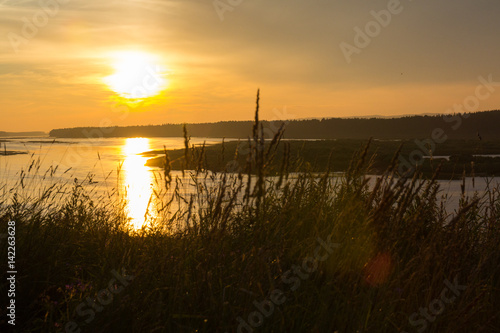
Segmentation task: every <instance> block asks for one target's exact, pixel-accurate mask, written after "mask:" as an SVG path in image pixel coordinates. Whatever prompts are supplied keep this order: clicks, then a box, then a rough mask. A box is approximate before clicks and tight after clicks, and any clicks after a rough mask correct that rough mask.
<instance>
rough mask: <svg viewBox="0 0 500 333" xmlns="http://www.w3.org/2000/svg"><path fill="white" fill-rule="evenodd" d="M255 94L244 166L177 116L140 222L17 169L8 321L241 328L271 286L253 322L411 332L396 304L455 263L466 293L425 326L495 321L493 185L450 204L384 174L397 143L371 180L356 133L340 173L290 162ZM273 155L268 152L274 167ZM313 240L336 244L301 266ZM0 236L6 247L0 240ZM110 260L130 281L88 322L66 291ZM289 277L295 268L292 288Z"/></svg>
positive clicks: (481, 326) (498, 210)
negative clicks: (153, 204)
mask: <svg viewBox="0 0 500 333" xmlns="http://www.w3.org/2000/svg"><path fill="white" fill-rule="evenodd" d="M258 102H259V95H258V96H257V109H256V112H255V125H254V127H253V130H252V137H250V138H249V144H250V148H251V149H250V152H249V153H248V155H247V159H246V165H239V166H238V168H236V169H235V170H238V172H228V171H224V170H222V169H223V168H221V169H220V170H222V171H220V172H212V171H208V170H209V168H208V167H207V160H206V158H205V156H206V155H205V154H204V150H205V147H204V146H203V147H194V146H190V143H189V137H188V134H187V130H186V131H185V132H184V135H185V155H184V159H183V161H170V160H169V158H168V154H167V153H166V159H165V161H166V162H165V163H166V164H165V168H164V174H163V175H162V176H161V177H159V178H158V181H159V182H162V181H163V182H164V188H163V190H161V191H160V192H155V198H153V199H154V200H157V201H160V202H161V203H159V204H158V205H157V207H158V208H157V212H156V214H155V218H154V219H152V220H151V221H148V224H146V225H145V227H144V228H143V229H141V230H138V231H131V230H130V228H129V226H128V224H127V216H126V214H124V212H123V206H122V205H121V204H120V202H119V201H118V202H111V201H109V200H111V199H109V198H108V200H106V199H105V198H100V199H98V200H96V199H95V198H93V196H92V195H90V193H88V192H87V191H86V187H85V186H84V185H83V183H82V182H78V181H75V182H74V184H73V187H72V191H71V193H70V194H69V195H67V196H64V197H61V196H58V195H57V193H58V191H59V190H58V187H57V186H58V185H55V186H54V187H53V188H48V189H45V190H44V191H41V192H35V191H33V188H31V192H30V193H37V194H38V197H37V198H34V197H28V196H26V194H25V193H24V192H22V189H23V188H24V187H25V181H26V177H25V175H24V174H23V175H21V180H20V181H19V182H18V184H17V187H15V188H14V189H13V190H12V193H13V194H12V196H9V197H6V196H5V194H4V197H3V198H0V201H1V202H2V207H3V208H2V211H1V214H0V221H1V223H2V228H5V225H6V222H7V221H8V220H15V221H16V228H17V246H18V253H17V260H18V265H19V266H20V269H19V270H20V272H22V273H20V274H19V281H18V289H19V294H18V295H17V296H16V297H17V299H18V301H19V303H18V307H19V309H21V308H22V309H23V312H21V311H19V320H18V323H19V326H17V327H16V328H20V330H22V331H24V332H57V331H64V325H65V324H66V323H68V322H70V321H76V322H78V324H79V325H80V327H81V329H82V331H83V332H238V325H240V323H241V320H239V319H238V318H240V319H242V320H244V321H248V316H249V315H250V314H252V313H253V312H255V311H259V309H258V308H257V307H256V305H255V304H256V303H259V304H260V303H261V302H263V301H264V300H269V299H270V295H272V292H273V291H275V290H280V291H281V292H282V293H283V296H284V297H285V299H286V301H285V302H283V303H282V304H281V305H279V306H278V305H275V306H274V307H273V311H272V313H271V314H269V315H265V314H262V318H263V320H262V322H261V323H259V325H258V327H252V329H254V331H255V332H257V331H259V332H399V331H408V332H414V331H417V326H412V324H411V323H410V322H409V317H410V316H411V315H412V314H413V313H414V312H417V313H418V311H419V309H420V308H422V307H427V306H428V305H429V303H430V302H431V301H432V300H433V299H436V298H439V297H440V293H441V291H442V289H443V286H444V285H443V281H444V280H449V281H453V279H454V278H455V277H456V276H458V279H459V281H460V284H462V285H466V286H467V289H466V291H464V292H463V293H462V294H461V295H460V296H459V297H457V298H456V300H455V301H454V302H453V304H451V305H449V306H447V307H446V309H445V310H444V311H443V312H442V313H441V314H440V315H438V316H435V319H434V320H433V321H432V322H431V321H428V322H427V326H426V331H427V332H495V331H496V330H497V328H498V327H499V325H500V316H499V315H498V308H499V307H500V301H499V299H500V298H499V297H498V296H499V290H500V289H499V288H500V251H498V243H499V241H500V225H499V220H500V198H499V192H498V188H495V187H494V186H493V184H492V186H491V187H490V189H489V191H488V192H487V194H486V197H484V198H479V197H472V198H468V197H467V196H466V195H465V194H464V196H463V198H462V200H461V201H460V207H458V210H457V212H455V213H451V212H448V211H447V210H446V209H445V207H444V206H443V205H442V204H441V203H440V201H439V193H440V192H439V191H440V189H439V186H438V184H437V182H436V180H435V177H434V178H432V179H429V180H426V179H424V178H423V177H422V175H421V174H420V173H419V172H418V171H417V172H416V173H415V174H414V175H413V176H412V178H398V177H397V175H396V174H395V171H394V170H396V169H397V165H396V161H397V153H398V152H396V157H395V158H394V159H393V163H391V166H390V167H389V169H388V170H387V172H386V173H385V174H384V175H383V176H380V177H379V178H378V179H376V180H375V181H373V182H370V180H369V179H368V176H366V175H367V174H369V167H370V160H371V156H370V155H369V153H368V145H367V148H366V149H363V150H361V151H360V152H359V154H358V155H357V156H355V157H354V158H353V161H352V163H351V168H350V169H349V172H348V173H347V174H346V175H345V176H343V177H333V176H332V175H331V174H330V172H326V173H323V174H320V175H318V174H314V173H313V172H308V171H305V172H300V173H294V169H293V168H294V166H295V167H297V166H298V165H300V161H293V160H292V158H291V156H290V155H291V154H290V151H289V150H288V149H286V148H285V149H284V156H275V155H276V154H275V152H276V151H277V150H276V147H277V146H278V145H280V144H283V143H281V138H282V135H283V128H282V129H280V131H278V133H276V135H275V137H274V138H272V139H271V140H269V141H266V140H264V136H263V129H262V127H261V126H260V125H259V118H258V111H259V106H258ZM286 146H287V145H286V143H285V147H286ZM223 156H224V153H222V156H221V158H220V159H219V162H220V163H225V158H224V157H223ZM235 156H236V158H235V159H234V161H233V162H236V163H239V162H238V161H240V159H239V158H238V152H236V155H235ZM273 158H279V159H280V160H281V163H280V165H279V167H278V168H274V167H273V166H272V165H273V164H272V163H270V160H272V159H273ZM333 158H335V156H332V159H333ZM177 162H181V163H183V164H184V165H185V166H186V170H185V171H184V177H183V176H181V175H179V174H177V175H176V174H174V173H173V172H172V171H171V168H170V165H171V164H172V163H177ZM302 167H303V166H301V168H302ZM332 171H335V170H332ZM23 177H24V178H23ZM370 184H371V185H370ZM185 189H190V191H186V190H185ZM2 232H3V231H2ZM318 239H321V240H326V239H331V241H332V242H334V243H338V244H339V246H338V247H336V248H334V249H333V250H332V251H331V252H328V258H327V259H325V260H324V261H322V262H317V265H318V266H317V269H315V270H314V271H313V272H311V273H307V274H306V273H305V271H304V269H303V268H300V267H301V265H302V262H303V260H304V259H305V258H308V257H311V256H313V255H314V253H315V250H316V249H317V247H318ZM1 248H2V253H6V252H5V251H6V244H5V242H3V243H2V246H1ZM322 253H324V252H322ZM122 268H124V269H126V270H127V272H129V274H133V275H134V276H135V278H134V280H133V282H131V283H130V285H129V286H127V288H126V289H125V290H124V291H123V292H121V293H120V294H119V295H116V296H115V299H114V301H113V302H112V303H111V304H110V305H108V306H106V307H105V308H104V309H103V310H102V311H101V312H97V311H96V313H95V318H94V319H93V320H92V321H91V322H90V323H89V324H86V323H85V321H84V320H85V319H86V317H85V316H80V314H79V313H78V310H77V307H78V305H79V304H80V303H81V302H82V300H85V299H87V297H90V298H91V299H93V298H95V297H96V296H97V292H98V291H99V289H102V288H105V287H106V285H107V283H108V281H109V279H110V278H112V276H111V275H110V273H109V272H110V271H111V270H120V269H122ZM296 270H300V272H301V273H300V274H301V275H298V274H299V273H293V272H295V271H296ZM288 272H292V273H291V274H296V275H290V274H289V273H288ZM306 275H307V277H306ZM291 276H295V278H296V279H298V280H297V281H299V282H300V284H298V285H297V288H295V289H293V288H291V286H292V283H291V282H290V278H291ZM284 277H285V278H284ZM286 277H288V278H289V279H288V280H287V279H286ZM294 281H296V280H294ZM67 285H70V286H76V285H79V286H84V287H82V288H76V289H75V288H73V287H71V288H66V287H65V286H67ZM293 285H294V286H295V283H294V284H293ZM1 286H2V292H4V291H5V288H6V283H5V282H2V284H1ZM3 309H5V307H3ZM2 311H5V310H2ZM2 318H4V319H2V320H3V322H2V325H4V324H5V318H6V317H5V314H4V313H2ZM240 331H242V332H244V331H245V330H244V329H240Z"/></svg>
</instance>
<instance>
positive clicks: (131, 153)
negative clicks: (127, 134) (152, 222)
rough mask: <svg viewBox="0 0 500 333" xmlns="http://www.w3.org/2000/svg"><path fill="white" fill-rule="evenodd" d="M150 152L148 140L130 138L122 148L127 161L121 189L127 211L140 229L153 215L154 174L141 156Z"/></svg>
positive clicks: (124, 162)
mask: <svg viewBox="0 0 500 333" xmlns="http://www.w3.org/2000/svg"><path fill="white" fill-rule="evenodd" d="M148 150H150V142H149V139H147V138H128V139H126V140H125V143H124V145H123V146H122V154H123V155H124V156H125V160H124V161H123V165H122V172H123V176H122V177H121V187H122V188H123V189H124V192H123V193H124V197H125V200H126V211H127V214H128V216H129V218H130V219H131V224H132V226H133V227H134V228H136V229H140V228H141V227H142V226H143V225H144V222H145V220H146V217H151V216H152V214H153V211H154V210H153V208H154V207H153V206H154V204H153V201H154V200H151V202H150V199H151V198H152V195H153V188H152V187H153V185H152V184H153V174H152V173H151V171H150V169H149V168H148V167H147V166H145V165H144V164H145V163H146V162H147V160H148V159H147V158H146V157H143V156H141V155H139V154H140V153H143V152H145V151H148Z"/></svg>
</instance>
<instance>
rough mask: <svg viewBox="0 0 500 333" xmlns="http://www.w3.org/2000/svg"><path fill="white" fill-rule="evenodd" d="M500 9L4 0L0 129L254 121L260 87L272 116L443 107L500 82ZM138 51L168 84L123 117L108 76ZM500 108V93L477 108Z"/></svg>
mask: <svg viewBox="0 0 500 333" xmlns="http://www.w3.org/2000/svg"><path fill="white" fill-rule="evenodd" d="M230 3H232V4H233V5H230ZM234 4H236V5H234ZM499 9H500V3H498V2H496V1H487V0H478V1H474V2H473V1H463V0H460V1H457V0H455V1H451V0H443V1H434V2H431V1H424V0H421V1H412V2H410V1H408V0H405V1H401V2H399V1H397V0H390V1H378V0H377V1H361V0H357V1H352V0H349V1H348V0H337V1H318V0H307V1H306V0H301V1H295V0H293V1H292V0H274V1H264V0H242V1H236V0H232V1H231V2H229V1H228V0H217V1H212V0H204V1H201V0H192V1H180V0H69V1H68V0H59V1H57V0H42V1H41V2H39V1H30V0H27V1H19V0H0V36H1V38H0V101H1V105H0V117H1V119H2V121H1V126H0V131H1V130H3V131H28V130H43V131H49V130H51V129H53V128H61V127H75V126H99V124H101V123H102V122H103V119H104V120H105V121H106V122H108V123H109V121H110V122H111V124H112V125H118V126H125V125H135V124H141V125H142V124H161V123H168V122H176V123H177V122H209V121H220V120H248V119H252V117H253V110H254V100H255V93H256V90H257V88H260V89H261V116H262V118H264V119H266V118H267V119H277V118H309V117H346V116H365V115H384V116H388V115H402V114H419V113H444V112H447V111H448V110H449V109H450V107H452V106H453V105H454V104H456V103H462V102H463V101H464V99H465V98H467V97H468V96H470V95H474V93H475V89H476V87H477V86H478V84H479V81H478V77H479V76H483V77H485V78H486V77H488V75H492V78H493V80H494V81H499V82H500V73H499V70H500V67H499V66H498V65H497V63H498V55H499V50H500V46H498V43H496V41H497V32H498V31H499V27H500V23H499V21H498V20H497V16H498V13H499ZM357 28H359V29H357ZM359 31H362V34H366V35H365V36H361V35H360V34H359ZM370 35H371V36H370ZM346 45H347V46H346ZM346 50H348V51H346ZM353 50H355V51H353ZM131 52H132V53H134V52H136V53H140V54H143V55H148V56H151V59H153V60H151V62H150V64H149V65H150V67H151V68H153V70H155V68H158V73H156V74H157V75H158V77H161V78H162V79H164V80H165V81H166V82H168V85H167V87H166V89H164V90H162V91H161V92H160V94H157V95H155V96H153V97H148V98H144V99H143V102H142V103H141V104H133V105H134V107H133V108H131V112H129V113H128V114H127V115H126V116H123V114H122V113H120V112H113V111H117V108H116V107H114V105H115V104H116V102H114V101H116V98H117V96H118V95H119V94H120V92H117V91H114V90H113V88H112V87H110V86H109V85H108V84H106V83H105V78H106V77H109V76H111V75H113V74H117V73H116V68H117V59H116V55H117V54H128V53H131ZM346 52H347V53H346ZM123 67H125V68H129V67H134V66H122V68H123ZM130 70H131V69H130ZM122 71H123V72H124V73H121V74H123V75H121V76H120V75H118V76H117V77H119V78H121V81H127V80H128V79H127V78H128V77H130V75H129V74H131V73H127V71H128V70H127V69H122ZM136 74H137V73H136ZM139 74H140V73H139ZM143 74H144V75H150V74H147V71H146V70H144V73H143ZM141 75H142V74H141ZM139 76H140V75H139ZM139 79H140V80H139V81H141V80H142V77H139ZM141 82H143V80H142V81H141ZM149 82H150V84H153V83H154V81H153V80H152V79H151V78H150V79H149ZM120 83H121V82H120ZM124 83H125V84H128V83H129V82H124ZM130 83H131V84H132V82H130ZM133 84H134V87H135V85H136V84H137V82H134V83H133ZM498 87H499V88H498V89H499V90H500V85H499V86H498ZM499 107H500V93H497V92H496V91H494V92H493V93H492V94H491V96H489V98H487V99H485V100H481V103H480V105H479V107H478V110H477V111H480V110H489V109H497V108H499Z"/></svg>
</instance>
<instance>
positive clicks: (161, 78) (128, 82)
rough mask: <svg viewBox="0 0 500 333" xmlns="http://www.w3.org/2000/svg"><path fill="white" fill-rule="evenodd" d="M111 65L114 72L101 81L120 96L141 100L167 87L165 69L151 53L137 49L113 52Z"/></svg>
mask: <svg viewBox="0 0 500 333" xmlns="http://www.w3.org/2000/svg"><path fill="white" fill-rule="evenodd" d="M112 66H113V68H114V70H115V72H114V74H113V75H110V76H107V77H105V78H104V79H103V81H104V82H105V83H106V84H107V85H108V86H109V88H110V89H111V90H113V91H114V92H115V93H117V94H118V95H119V96H120V97H123V98H127V99H132V100H142V99H145V98H149V97H154V96H156V95H158V94H159V93H160V92H162V91H163V90H165V89H166V88H167V85H168V82H167V80H166V78H165V76H166V73H165V72H166V70H165V69H164V68H162V67H161V65H160V62H159V60H158V59H157V57H155V56H153V55H152V54H149V53H145V52H138V51H127V52H118V53H114V54H113V55H112Z"/></svg>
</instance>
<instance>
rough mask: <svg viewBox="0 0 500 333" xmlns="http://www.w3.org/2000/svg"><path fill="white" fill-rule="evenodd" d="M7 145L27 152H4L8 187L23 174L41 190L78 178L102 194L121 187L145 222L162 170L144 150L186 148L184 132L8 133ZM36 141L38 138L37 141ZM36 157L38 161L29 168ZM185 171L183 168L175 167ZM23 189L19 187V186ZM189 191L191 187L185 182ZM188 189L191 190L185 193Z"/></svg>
mask: <svg viewBox="0 0 500 333" xmlns="http://www.w3.org/2000/svg"><path fill="white" fill-rule="evenodd" d="M5 140H8V141H7V142H4V143H2V150H3V149H4V147H3V144H5V149H6V150H7V151H20V152H26V153H27V154H23V155H10V156H0V184H5V187H3V190H4V191H6V192H8V191H9V189H10V188H13V187H14V186H15V184H16V182H17V181H18V180H19V179H20V175H21V173H22V172H23V173H24V174H26V175H27V176H26V179H25V181H24V182H23V185H24V186H25V189H26V190H27V191H38V190H39V189H40V188H44V187H47V186H50V185H52V184H53V183H66V184H70V185H71V184H72V183H73V182H74V180H75V179H77V180H78V182H79V183H82V182H83V183H84V184H85V185H86V186H87V187H91V188H92V190H93V192H94V193H95V194H96V195H98V194H105V193H107V194H109V193H116V191H117V190H118V191H119V192H120V193H121V195H122V196H123V197H124V199H125V201H126V202H127V207H126V210H127V213H128V215H129V217H130V218H131V220H132V222H133V223H134V224H135V225H136V226H137V227H140V225H142V223H143V221H144V216H145V213H146V212H147V211H154V202H153V203H152V202H150V199H151V198H152V197H153V191H155V190H156V191H157V193H159V192H160V191H161V189H160V188H159V187H160V186H161V184H162V182H161V181H160V182H159V181H157V180H155V178H156V179H159V178H161V174H162V170H160V169H158V168H152V167H148V166H145V164H146V162H147V160H148V159H149V158H151V157H144V156H142V155H140V154H141V153H143V152H147V151H150V150H157V149H163V147H164V146H165V147H166V148H167V149H178V148H184V138H103V139H99V140H93V139H57V140H56V142H53V141H54V139H51V138H47V137H30V138H17V139H12V138H5ZM34 141H37V142H34ZM221 141H222V139H214V138H210V139H207V138H192V139H191V144H195V145H198V144H203V143H204V142H206V144H214V143H219V142H221ZM33 161H37V163H36V165H39V168H38V170H39V171H38V172H34V171H33V170H34V169H35V168H32V169H31V170H30V171H28V170H29V166H30V165H31V164H32V162H33ZM56 166H58V167H57V170H56V172H55V173H53V175H52V176H50V177H48V176H46V177H44V175H45V172H46V171H47V170H53V169H55V167H56ZM173 174H174V176H175V175H180V172H173ZM16 188H17V189H19V187H16ZM184 190H185V191H188V190H189V187H188V186H184ZM185 194H187V193H185Z"/></svg>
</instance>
